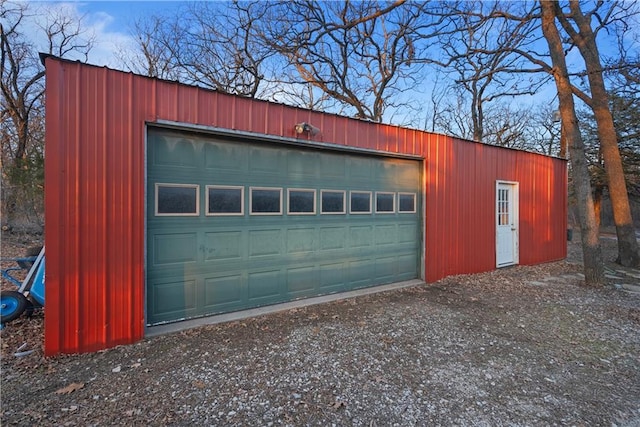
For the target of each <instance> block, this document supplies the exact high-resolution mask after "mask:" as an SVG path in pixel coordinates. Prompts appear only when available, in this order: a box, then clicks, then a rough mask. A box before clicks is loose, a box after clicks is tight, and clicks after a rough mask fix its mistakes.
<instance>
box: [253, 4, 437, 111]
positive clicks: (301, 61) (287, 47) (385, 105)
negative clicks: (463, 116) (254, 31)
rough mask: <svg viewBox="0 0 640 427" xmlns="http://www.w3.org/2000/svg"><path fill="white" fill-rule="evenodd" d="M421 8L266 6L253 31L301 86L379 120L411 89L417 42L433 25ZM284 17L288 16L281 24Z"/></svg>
mask: <svg viewBox="0 0 640 427" xmlns="http://www.w3.org/2000/svg"><path fill="white" fill-rule="evenodd" d="M424 12H425V5H424V4H423V3H410V2H405V1H397V2H393V3H391V2H385V3H381V2H376V1H362V2H349V1H345V2H325V3H319V2H315V1H311V0H293V1H282V2H275V3H272V4H271V6H270V8H269V14H268V15H265V16H266V19H264V20H263V21H262V28H261V31H260V32H259V34H260V35H261V37H262V40H263V43H264V44H265V46H266V47H268V48H269V49H272V50H274V51H275V52H277V53H278V54H279V55H282V56H283V57H284V58H286V60H287V62H288V64H290V65H291V66H292V67H293V69H295V71H296V73H295V74H292V75H291V77H290V78H291V81H292V82H305V83H307V84H311V85H313V86H314V87H316V88H318V89H320V90H321V91H322V92H324V93H326V94H328V95H329V96H330V97H331V98H333V99H335V100H336V101H338V103H340V104H342V105H343V106H345V107H347V109H346V110H347V112H348V111H350V113H351V114H352V115H353V116H355V117H359V118H363V119H369V120H373V121H382V120H383V117H384V115H385V112H387V111H388V109H393V108H395V107H398V106H399V105H400V104H399V103H401V101H398V99H399V98H398V95H399V94H400V93H402V92H404V91H409V90H411V89H412V88H413V87H415V85H416V84H417V81H416V80H415V79H416V76H417V75H418V74H419V73H418V71H419V68H420V66H421V65H420V64H419V63H417V62H416V59H417V57H419V55H418V52H417V49H418V48H419V47H418V44H417V39H418V38H420V37H423V35H420V33H421V32H423V31H424V30H425V28H427V27H430V26H431V25H433V21H431V20H430V19H427V18H428V16H427V15H426V14H425V13H424ZM281 16H286V17H287V19H286V20H283V19H280V17H281Z"/></svg>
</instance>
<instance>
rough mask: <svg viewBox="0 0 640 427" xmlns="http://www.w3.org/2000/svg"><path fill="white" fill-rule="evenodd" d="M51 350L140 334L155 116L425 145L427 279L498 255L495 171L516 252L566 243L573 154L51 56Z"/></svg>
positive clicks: (526, 260) (412, 148) (538, 256)
mask: <svg viewBox="0 0 640 427" xmlns="http://www.w3.org/2000/svg"><path fill="white" fill-rule="evenodd" d="M45 62H46V70H47V77H46V108H47V116H46V150H47V157H46V165H45V182H46V189H45V202H46V212H45V220H46V246H47V270H46V284H47V296H46V316H45V351H46V353H47V354H48V355H52V354H56V353H75V352H90V351H95V350H99V349H102V348H107V347H111V346H115V345H118V344H123V343H132V342H135V341H137V340H139V339H141V338H142V337H143V336H144V324H145V319H144V300H145V299H144V294H145V282H144V256H145V254H144V241H145V239H144V237H145V220H144V218H145V216H144V209H145V123H153V122H157V121H159V120H165V121H172V122H182V123H185V124H196V125H203V126H213V127H218V128H225V129H232V130H239V131H247V132H255V133H264V134H267V135H270V136H276V137H287V138H293V137H295V136H296V135H295V133H294V124H295V123H299V122H302V121H305V122H309V123H312V124H313V125H314V126H316V127H318V128H320V129H321V130H322V133H321V134H319V135H317V136H315V137H312V139H313V140H314V141H318V142H325V143H331V144H338V145H347V146H352V147H358V148H367V149H375V150H381V151H387V152H394V153H403V154H410V155H416V156H420V157H423V158H424V165H425V174H424V183H425V190H426V198H425V205H426V206H425V207H426V216H425V236H424V239H425V280H427V281H435V280H438V279H440V278H442V277H444V276H447V275H451V274H461V273H473V272H480V271H488V270H492V269H494V268H495V215H494V210H495V182H496V180H505V181H517V182H519V191H520V205H519V211H520V212H519V213H520V247H519V250H520V263H521V264H535V263H540V262H545V261H552V260H557V259H562V258H564V257H565V256H566V241H565V237H566V216H567V208H566V206H567V195H566V162H565V161H563V160H559V159H553V158H549V157H544V156H540V155H536V154H531V153H525V152H521V151H515V150H508V149H500V148H497V147H492V146H487V145H482V144H476V143H472V142H468V141H460V140H456V139H454V138H450V137H446V136H442V135H435V134H429V133H426V132H420V131H416V130H411V129H404V128H400V127H396V126H388V125H380V124H374V123H369V122H365V121H359V120H353V119H348V118H344V117H340V116H336V115H332V114H323V113H317V112H311V111H307V110H300V109H296V108H292V107H287V106H284V105H279V104H271V103H268V102H264V101H255V100H250V99H246V98H240V97H235V96H230V95H224V94H221V93H217V92H211V91H207V90H203V89H198V88H194V87H189V86H184V85H180V84H178V83H173V82H167V81H160V80H155V79H150V78H146V77H142V76H137V75H133V74H130V73H123V72H119V71H114V70H110V69H107V68H100V67H95V66H90V65H85V64H81V63H79V62H70V61H64V60H60V59H57V58H53V57H48V58H46V61H45Z"/></svg>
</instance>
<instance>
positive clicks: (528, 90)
mask: <svg viewBox="0 0 640 427" xmlns="http://www.w3.org/2000/svg"><path fill="white" fill-rule="evenodd" d="M448 6H449V8H450V11H449V14H450V19H451V21H452V25H453V27H454V28H455V29H456V31H452V32H449V33H445V34H443V35H441V36H440V44H441V48H442V51H443V53H442V55H443V58H442V59H441V60H440V61H438V62H437V63H438V64H439V65H441V66H442V67H445V68H446V69H449V70H451V69H452V70H454V71H455V75H456V77H455V80H454V82H453V84H454V86H455V87H456V88H461V89H463V90H464V92H465V95H466V96H465V98H468V99H469V100H470V102H469V106H468V111H469V114H470V120H471V127H472V131H473V136H472V139H474V140H475V141H481V142H488V143H494V141H492V140H488V141H485V136H486V130H485V126H486V124H485V123H487V122H488V121H487V120H486V117H485V110H486V109H487V108H489V106H490V105H491V104H492V103H494V102H495V101H499V100H501V99H503V98H510V99H512V98H514V97H518V96H521V95H533V94H534V93H535V92H536V91H537V89H538V87H539V86H541V85H542V84H544V83H545V81H544V80H543V79H542V80H537V81H533V82H526V81H524V80H523V79H522V78H521V75H520V73H514V72H513V70H515V69H518V70H522V68H523V67H522V62H523V59H522V57H520V56H519V55H517V54H516V53H514V49H516V48H517V47H519V46H520V44H521V43H522V42H523V41H524V40H526V39H527V37H528V36H529V33H530V32H531V30H532V29H533V28H534V26H535V24H534V22H533V21H528V20H521V21H512V20H486V19H484V18H483V17H482V16H479V15H478V14H477V13H474V11H477V10H482V9H483V8H484V7H486V6H485V5H483V3H482V2H479V1H475V2H462V3H450V4H448ZM493 7H494V8H496V7H498V5H497V4H496V5H494V6H493ZM487 13H489V14H490V13H491V12H490V11H489V12H487ZM500 109H501V110H503V111H504V108H503V107H500ZM491 126H492V127H493V130H492V133H493V138H490V139H493V140H496V141H497V143H498V145H510V144H509V143H508V142H506V141H505V140H504V138H501V135H502V134H504V133H505V132H508V128H505V127H504V124H503V123H501V124H497V123H492V124H491ZM501 129H502V130H501ZM501 140H502V142H500V141H501Z"/></svg>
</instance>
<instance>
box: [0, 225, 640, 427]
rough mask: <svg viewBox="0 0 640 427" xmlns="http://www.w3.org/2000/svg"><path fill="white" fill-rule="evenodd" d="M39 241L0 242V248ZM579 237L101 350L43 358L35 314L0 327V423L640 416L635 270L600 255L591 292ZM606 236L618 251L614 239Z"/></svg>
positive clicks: (558, 421)
mask: <svg viewBox="0 0 640 427" xmlns="http://www.w3.org/2000/svg"><path fill="white" fill-rule="evenodd" d="M33 240H34V239H31V238H29V237H26V236H23V237H20V236H11V235H8V236H3V240H2V256H3V257H7V256H15V255H20V254H21V253H22V251H23V250H24V248H26V247H28V246H32V245H33V244H34V243H35V242H34V241H33ZM35 240H37V238H36V239H35ZM578 241H579V239H578V238H576V236H575V235H574V240H573V242H571V243H570V244H569V256H568V258H567V261H562V262H555V263H549V264H544V265H540V266H534V267H523V266H519V267H513V268H506V269H501V270H499V271H495V272H489V273H484V274H478V275H467V276H456V277H449V278H447V279H444V280H441V281H439V282H437V283H433V284H429V285H423V286H416V287H411V288H405V289H402V290H396V291H390V292H384V293H378V294H374V295H368V296H362V297H357V298H353V299H348V300H342V301H338V302H334V303H328V304H323V305H317V306H311V307H306V308H302V309H292V310H289V311H286V312H281V313H275V314H270V315H265V316H261V317H256V318H252V319H250V320H246V321H241V322H233V323H227V324H219V325H210V326H203V327H200V328H197V329H191V330H188V331H184V332H180V333H174V334H169V335H164V336H159V337H154V338H149V339H145V340H144V341H142V342H140V343H137V344H134V345H129V346H120V347H117V348H115V349H111V350H106V351H102V352H99V353H95V354H83V355H72V356H61V357H56V358H49V359H46V358H44V357H43V353H42V342H43V316H44V314H43V313H42V312H40V313H36V314H34V316H33V317H32V318H26V317H23V318H20V319H18V320H17V321H15V322H12V323H10V324H9V325H7V326H6V328H5V329H4V330H2V332H1V337H2V349H1V350H2V361H1V364H2V365H1V366H2V384H1V392H2V396H1V397H2V408H1V422H2V425H62V426H75V425H82V426H87V425H95V426H104V425H162V426H164V425H170V426H186V425H194V424H198V425H237V426H245V425H259V426H272V425H293V426H298V425H322V426H326V425H356V426H391V425H398V426H405V425H464V426H467V425H469V426H500V425H509V426H538V425H544V426H546V425H558V426H564V425H571V426H640V356H639V355H640V293H636V292H630V291H629V290H625V288H624V287H623V286H622V285H623V284H626V285H633V284H638V282H639V280H638V277H640V276H638V277H634V276H633V275H637V274H639V272H638V271H637V270H635V271H633V270H626V271H618V270H620V269H619V268H618V267H617V266H616V265H615V264H613V263H611V262H608V263H607V266H608V270H607V271H608V275H609V280H610V283H609V285H607V286H605V287H603V288H598V289H593V288H587V287H585V286H584V284H583V282H582V279H581V276H580V270H581V266H580V265H579V264H578V262H579V261H580V257H581V253H580V247H579V244H578ZM602 244H603V248H604V253H605V257H606V258H607V259H608V260H612V259H613V258H614V257H615V251H616V241H615V239H614V238H612V237H611V236H603V239H602ZM6 286H7V284H6V283H5V284H3V287H6ZM629 289H632V290H633V287H632V286H631V287H629ZM28 350H34V352H32V353H30V354H27V355H24V356H19V355H20V353H21V352H25V351H28ZM16 353H18V356H16Z"/></svg>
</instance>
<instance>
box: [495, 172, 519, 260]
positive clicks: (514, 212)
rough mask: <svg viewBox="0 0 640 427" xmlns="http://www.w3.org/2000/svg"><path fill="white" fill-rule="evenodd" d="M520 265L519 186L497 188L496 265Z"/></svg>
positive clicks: (506, 183)
mask: <svg viewBox="0 0 640 427" xmlns="http://www.w3.org/2000/svg"><path fill="white" fill-rule="evenodd" d="M517 263H518V184H517V183H511V182H498V183H497V186H496V265H497V266H498V267H505V266H507V265H513V264H517Z"/></svg>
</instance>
